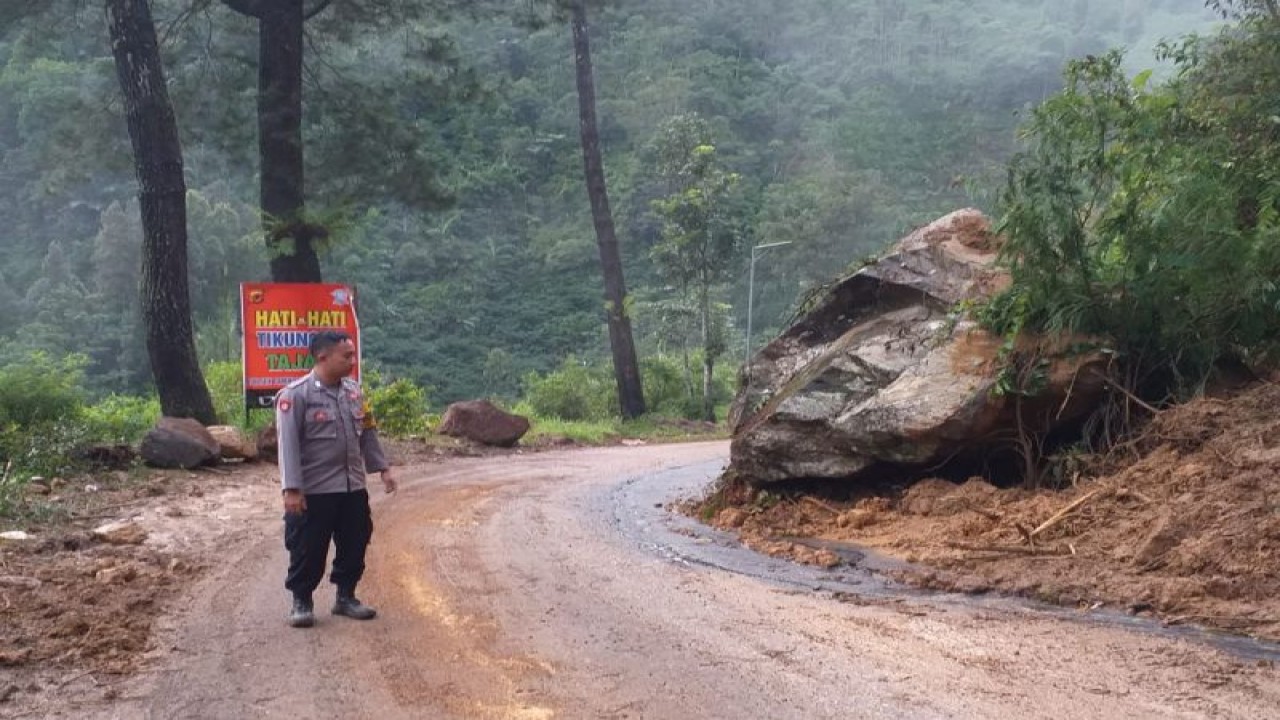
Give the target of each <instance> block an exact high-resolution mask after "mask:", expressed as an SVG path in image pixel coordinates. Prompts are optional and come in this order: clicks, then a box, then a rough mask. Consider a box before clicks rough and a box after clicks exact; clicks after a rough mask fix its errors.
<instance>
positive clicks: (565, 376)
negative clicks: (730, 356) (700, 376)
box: [517, 354, 735, 422]
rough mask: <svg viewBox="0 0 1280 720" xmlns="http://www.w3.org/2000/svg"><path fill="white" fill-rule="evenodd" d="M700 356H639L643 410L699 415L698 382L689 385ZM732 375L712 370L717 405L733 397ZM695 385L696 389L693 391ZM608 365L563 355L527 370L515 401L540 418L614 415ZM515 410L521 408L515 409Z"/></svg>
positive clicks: (654, 414) (677, 415) (605, 417)
mask: <svg viewBox="0 0 1280 720" xmlns="http://www.w3.org/2000/svg"><path fill="white" fill-rule="evenodd" d="M695 366H697V367H699V368H700V367H701V358H700V356H699V355H697V354H693V355H691V356H690V357H689V358H688V364H686V363H685V360H684V358H678V357H674V356H669V355H651V356H647V357H643V358H641V359H640V372H641V376H642V377H641V381H642V384H643V386H644V388H645V402H646V404H647V405H648V407H649V409H650V413H649V415H650V416H652V417H661V418H682V419H689V420H692V419H696V418H700V417H701V416H702V397H701V384H700V381H699V382H698V383H696V384H695V382H694V379H693V375H694V369H693V368H694V367H695ZM734 382H735V378H734V377H733V376H732V373H731V372H729V371H723V370H722V371H721V372H719V373H717V374H716V375H715V376H714V378H713V381H712V398H713V402H715V403H717V404H723V403H727V402H728V401H729V400H730V399H732V397H733V384H734ZM695 385H696V387H697V389H696V390H695ZM617 402H618V399H617V393H616V391H615V385H614V377H613V368H612V367H611V366H610V365H609V364H607V363H605V362H603V361H601V362H598V363H595V364H591V365H588V364H585V363H583V362H582V361H580V360H577V359H576V358H569V359H568V360H565V362H564V363H562V364H561V365H560V367H559V368H557V369H556V370H554V371H552V372H549V373H546V374H539V373H530V374H529V375H527V376H525V378H524V397H523V399H522V400H521V402H520V406H519V407H521V408H522V409H523V411H524V412H526V413H527V414H529V415H531V416H534V417H537V418H543V419H556V420H564V421H586V422H601V421H608V420H610V419H611V418H615V417H616V416H617V415H618V411H617ZM517 412H521V410H517Z"/></svg>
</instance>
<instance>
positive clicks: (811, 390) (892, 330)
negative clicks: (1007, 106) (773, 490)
mask: <svg viewBox="0 0 1280 720" xmlns="http://www.w3.org/2000/svg"><path fill="white" fill-rule="evenodd" d="M998 245H999V243H998V238H996V237H995V236H994V235H993V234H992V232H991V224H990V221H989V220H988V219H987V218H986V217H985V216H983V215H982V213H980V212H979V211H977V210H960V211H957V212H954V213H952V214H950V215H947V216H946V217H944V218H942V219H940V220H938V221H936V222H934V223H932V224H930V225H928V226H926V227H923V228H921V229H919V230H917V231H915V232H914V233H912V234H911V235H910V236H908V237H907V238H905V239H903V240H902V241H900V242H899V243H898V244H897V245H895V246H894V247H893V248H892V249H891V250H890V251H889V252H888V253H887V254H886V255H885V256H884V257H882V258H881V259H880V260H878V261H876V262H875V263H872V264H870V265H868V266H866V267H864V268H862V269H860V270H858V271H857V272H855V273H853V274H852V275H850V276H848V277H846V278H844V279H843V280H840V281H839V282H837V283H836V284H835V285H834V286H833V287H831V288H830V289H829V290H828V291H827V292H826V294H825V295H824V296H823V297H822V298H821V299H820V300H818V302H817V303H816V304H815V306H814V307H813V309H812V310H810V311H809V312H808V313H807V314H805V315H804V316H803V317H802V318H801V319H800V320H799V321H798V322H796V323H795V324H794V325H793V326H792V327H790V328H789V329H788V330H787V331H786V332H785V333H783V334H782V336H780V337H778V338H777V339H775V340H774V341H772V342H771V343H769V344H768V345H767V346H766V347H765V348H763V349H762V350H761V351H760V352H759V353H758V354H757V355H755V356H754V357H753V358H752V360H751V362H750V363H749V364H748V366H747V367H746V368H745V369H744V375H743V378H742V389H741V391H740V392H739V395H738V397H737V398H736V399H735V402H734V405H733V407H732V409H731V410H730V414H729V422H730V425H731V427H733V428H734V438H733V445H732V462H731V466H730V470H731V471H732V472H734V473H735V474H736V475H738V476H739V477H741V478H744V479H746V480H747V481H749V482H752V483H758V484H759V483H769V482H776V481H784V480H791V479H816V478H827V479H858V478H860V477H862V476H864V475H865V474H866V471H868V470H872V469H874V468H877V467H883V466H885V465H892V466H897V467H901V466H906V467H908V468H917V469H923V468H934V467H936V466H938V465H939V464H940V463H945V462H947V461H948V459H950V458H957V457H965V456H967V457H970V458H973V457H974V456H975V455H976V456H978V457H981V455H982V453H983V452H984V449H989V448H991V447H993V446H994V445H995V444H997V443H998V442H1001V441H1003V442H1005V443H1006V444H1007V442H1008V438H1009V437H1010V435H1009V432H1008V431H1009V430H1011V429H1017V428H1019V423H1021V428H1022V429H1023V430H1028V431H1031V432H1037V431H1043V430H1047V429H1048V427H1038V426H1037V423H1041V422H1042V421H1043V423H1046V424H1047V425H1061V424H1065V423H1070V422H1072V421H1075V420H1078V418H1080V417H1081V415H1082V414H1084V413H1085V412H1087V411H1088V410H1089V409H1091V408H1092V407H1093V404H1094V402H1095V401H1096V400H1097V398H1098V396H1099V393H1100V392H1101V391H1102V383H1103V381H1102V379H1101V377H1100V376H1099V375H1098V374H1096V373H1092V372H1086V370H1087V369H1089V368H1090V367H1092V366H1094V365H1095V364H1100V363H1101V362H1102V358H1101V356H1100V355H1098V354H1092V355H1089V354H1085V355H1081V354H1079V353H1072V352H1068V351H1067V350H1066V349H1067V347H1068V344H1069V343H1067V342H1066V341H1059V342H1058V343H1057V344H1056V346H1055V347H1049V346H1048V345H1049V344H1048V343H1041V345H1042V346H1041V347H1037V341H1036V340H1034V339H1028V340H1027V341H1026V343H1025V344H1026V348H1023V349H1027V350H1029V351H1034V352H1035V354H1036V355H1037V356H1039V357H1041V358H1044V359H1045V364H1044V365H1043V366H1040V367H1039V370H1038V371H1037V372H1038V375H1040V376H1042V377H1040V379H1039V381H1038V384H1039V386H1040V389H1039V391H1038V392H1037V393H1036V396H1035V399H1034V400H1025V399H1024V400H1022V401H1018V400H1017V399H1016V398H1015V396H1013V395H1012V394H1000V393H993V392H992V390H993V389H994V388H995V386H996V383H997V380H998V376H999V374H1000V369H1001V367H1002V365H1003V363H1002V358H1001V352H1002V345H1003V344H1004V343H1003V339H1002V338H999V337H995V336H992V335H991V334H989V333H987V332H985V331H984V330H982V329H980V328H979V327H977V325H976V324H975V323H973V322H972V321H970V320H967V319H965V318H963V317H961V316H960V314H959V313H957V312H956V309H957V307H958V306H960V305H961V304H962V303H964V302H966V301H974V300H980V299H983V298H986V297H989V296H990V295H992V294H993V293H995V292H998V291H999V290H1001V289H1003V288H1005V287H1007V286H1008V283H1009V278H1008V276H1007V274H1005V273H1004V272H1003V271H1001V270H1000V269H999V268H997V267H996V265H995V259H996V255H997V252H998ZM1020 347H1021V346H1020Z"/></svg>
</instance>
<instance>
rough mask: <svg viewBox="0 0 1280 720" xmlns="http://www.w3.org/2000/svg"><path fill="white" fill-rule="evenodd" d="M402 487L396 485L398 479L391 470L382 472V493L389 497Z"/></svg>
mask: <svg viewBox="0 0 1280 720" xmlns="http://www.w3.org/2000/svg"><path fill="white" fill-rule="evenodd" d="M399 487H400V486H399V485H397V484H396V477H395V475H393V474H392V473H391V468H387V469H386V470H383V471H382V491H383V492H385V493H387V494H388V495H390V494H392V493H394V492H395V491H396V489H398V488H399Z"/></svg>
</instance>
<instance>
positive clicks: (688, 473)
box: [593, 462, 1280, 662]
mask: <svg viewBox="0 0 1280 720" xmlns="http://www.w3.org/2000/svg"><path fill="white" fill-rule="evenodd" d="M721 470H722V464H721V463H720V462H713V463H702V464H698V465H691V466H687V467H681V468H673V469H670V470H665V471H663V472H659V473H654V474H651V475H645V476H641V477H635V478H631V479H629V480H627V481H625V482H623V483H622V484H620V485H615V486H612V487H611V488H609V489H608V490H606V491H604V492H602V493H601V494H600V495H599V496H598V497H596V498H594V501H593V505H594V506H595V509H596V510H598V511H600V512H601V513H603V514H606V515H608V516H609V517H610V518H611V519H612V521H613V523H614V525H615V527H616V528H617V530H618V532H619V533H620V534H621V535H622V536H623V537H624V538H625V539H627V540H628V541H630V542H632V543H634V544H636V545H637V546H639V547H640V548H642V549H643V550H645V551H646V552H649V553H652V554H654V555H657V556H659V557H662V558H664V559H667V560H669V561H671V562H676V563H682V564H687V565H698V566H704V567H710V568H716V569H719V570H724V571H727V572H732V573H736V574H739V575H745V576H748V577H753V578H757V579H759V580H762V581H764V582H769V583H773V584H776V585H779V586H783V587H790V588H804V589H807V590H809V591H812V592H817V593H827V594H829V595H830V596H831V597H832V598H833V599H847V598H850V597H853V598H865V599H872V600H874V599H886V600H909V601H911V602H914V603H918V604H920V605H922V606H934V607H939V608H948V607H950V608H967V609H976V610H987V611H996V612H1004V613H1013V614H1023V615H1027V614H1032V615H1035V616H1037V617H1052V618H1057V619H1061V620H1066V621H1069V622H1079V623H1088V624H1092V625H1101V626H1109V627H1115V628H1122V629H1126V630H1130V631H1134V632H1139V633H1143V634H1147V635H1154V636H1157V637H1164V638H1171V639H1179V640H1188V641H1192V642H1197V643H1202V644H1206V645H1209V646H1212V647H1214V648H1217V649H1219V650H1222V651H1224V652H1226V653H1229V654H1231V655H1233V656H1235V657H1237V658H1241V659H1245V660H1267V661H1271V662H1280V643H1273V642H1267V641H1263V640H1257V639H1254V638H1249V637H1244V636H1239V635H1231V634H1228V633H1224V632H1220V631H1216V630H1210V629H1207V628H1202V627H1197V626H1195V625H1176V626H1166V625H1164V624H1162V623H1161V622H1160V621H1158V620H1153V619H1150V618H1145V617H1137V616H1133V615H1128V614H1125V613H1121V612H1117V611H1114V610H1107V609H1104V608H1099V609H1095V610H1073V609H1069V608H1064V607H1061V606H1056V605H1048V604H1045V603H1039V602H1035V601H1033V600H1028V599H1025V598H1018V597H1013V596H1008V595H1000V594H984V595H963V594H959V593H947V592H938V591H931V590H922V589H919V588H913V587H909V586H906V585H903V584H901V583H897V582H894V581H892V580H889V579H888V578H886V577H885V573H886V572H889V571H892V570H902V569H907V568H909V567H911V566H909V565H908V564H907V563H905V562H902V561H900V560H897V559H894V558H891V557H888V556H885V555H883V554H881V553H878V552H876V551H875V550H871V549H868V548H863V547H859V546H857V545H855V544H852V543H845V542H836V541H827V540H819V539H810V538H806V539H799V538H797V539H795V541H796V542H801V543H803V544H806V545H810V546H812V547H815V548H817V547H821V548H824V549H827V550H830V551H831V552H834V553H835V554H836V555H837V556H839V557H840V559H841V560H843V561H844V562H843V564H842V565H840V566H839V567H837V568H834V569H831V570H824V569H821V568H816V567H812V566H808V565H801V564H799V563H794V562H791V561H788V560H783V559H779V558H773V557H769V556H767V555H762V554H760V553H757V552H755V551H753V550H750V549H748V548H746V547H744V546H743V545H742V544H741V543H740V542H739V541H738V538H737V536H736V535H735V534H733V533H728V532H724V531H721V530H717V529H715V528H713V527H710V526H708V525H704V524H702V523H700V522H698V521H696V520H694V519H693V518H690V517H687V516H685V515H682V514H680V513H677V512H673V511H671V510H669V509H667V506H668V505H669V504H670V503H672V502H674V501H679V500H683V499H685V498H693V497H698V496H700V495H701V494H702V493H703V492H704V491H705V490H706V488H707V487H708V486H709V485H710V483H711V482H712V481H713V480H714V479H715V478H716V477H717V476H718V475H719V474H720V471H721Z"/></svg>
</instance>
